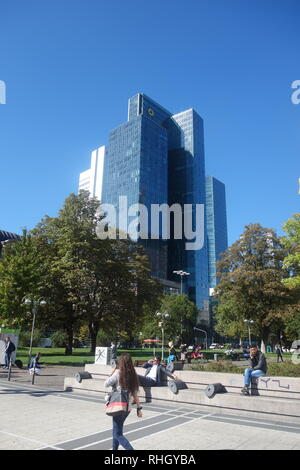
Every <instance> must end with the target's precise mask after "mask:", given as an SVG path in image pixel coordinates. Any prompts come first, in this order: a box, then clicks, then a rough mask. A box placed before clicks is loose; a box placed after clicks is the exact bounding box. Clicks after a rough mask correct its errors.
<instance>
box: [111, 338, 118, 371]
mask: <svg viewBox="0 0 300 470" xmlns="http://www.w3.org/2000/svg"><path fill="white" fill-rule="evenodd" d="M110 349H111V365H112V366H113V367H115V366H116V365H117V345H116V343H115V342H114V341H112V342H111V345H110Z"/></svg>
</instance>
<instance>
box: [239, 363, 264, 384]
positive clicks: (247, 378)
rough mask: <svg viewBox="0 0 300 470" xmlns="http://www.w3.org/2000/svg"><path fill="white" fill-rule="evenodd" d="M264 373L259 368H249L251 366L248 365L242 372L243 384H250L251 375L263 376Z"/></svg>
mask: <svg viewBox="0 0 300 470" xmlns="http://www.w3.org/2000/svg"><path fill="white" fill-rule="evenodd" d="M264 375H266V374H265V373H264V372H263V371H262V370H260V369H257V370H254V369H251V367H249V368H248V369H245V372H244V384H245V386H246V385H247V386H248V387H249V386H250V385H251V379H252V377H263V376H264Z"/></svg>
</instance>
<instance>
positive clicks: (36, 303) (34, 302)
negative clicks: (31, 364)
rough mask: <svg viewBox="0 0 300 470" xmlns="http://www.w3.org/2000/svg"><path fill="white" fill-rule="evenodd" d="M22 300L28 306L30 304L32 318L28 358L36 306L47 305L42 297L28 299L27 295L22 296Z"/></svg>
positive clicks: (30, 349)
mask: <svg viewBox="0 0 300 470" xmlns="http://www.w3.org/2000/svg"><path fill="white" fill-rule="evenodd" d="M22 302H23V303H24V304H25V305H27V307H29V306H30V305H32V313H33V319H32V328H31V335H30V348H29V354H28V355H29V358H30V357H31V352H32V341H33V333H34V324H35V317H36V314H37V311H38V306H41V307H45V306H46V305H47V302H46V300H45V299H43V297H41V298H39V299H37V300H35V299H30V298H28V297H26V296H25V297H23V299H22Z"/></svg>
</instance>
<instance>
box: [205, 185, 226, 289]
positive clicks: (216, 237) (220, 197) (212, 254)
mask: <svg viewBox="0 0 300 470" xmlns="http://www.w3.org/2000/svg"><path fill="white" fill-rule="evenodd" d="M206 224H207V237H208V266H209V268H208V271H209V287H210V288H211V289H213V288H214V287H216V285H217V283H218V279H217V275H216V274H217V269H216V262H217V261H218V260H219V259H220V255H221V254H222V253H223V252H224V251H226V249H227V248H228V240H227V218H226V198H225V185H224V184H223V183H222V182H221V181H219V180H217V179H216V178H213V177H212V176H207V177H206Z"/></svg>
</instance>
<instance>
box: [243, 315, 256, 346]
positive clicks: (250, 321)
mask: <svg viewBox="0 0 300 470" xmlns="http://www.w3.org/2000/svg"><path fill="white" fill-rule="evenodd" d="M244 323H247V325H248V334H249V348H250V347H251V330H250V325H251V324H252V323H254V321H253V320H244Z"/></svg>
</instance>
